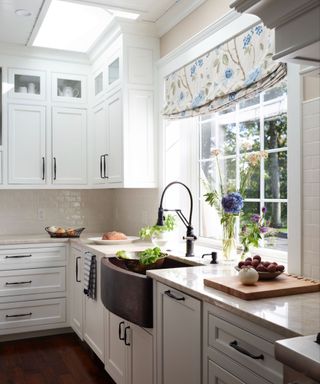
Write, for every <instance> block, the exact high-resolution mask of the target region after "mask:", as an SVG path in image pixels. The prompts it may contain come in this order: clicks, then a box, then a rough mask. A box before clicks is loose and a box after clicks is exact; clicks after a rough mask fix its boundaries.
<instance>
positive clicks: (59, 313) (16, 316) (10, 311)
mask: <svg viewBox="0 0 320 384" xmlns="http://www.w3.org/2000/svg"><path fill="white" fill-rule="evenodd" d="M65 320H66V300H65V299H50V300H34V301H26V302H17V303H6V304H0V331H1V330H4V329H7V330H14V329H16V328H24V327H30V326H39V325H44V324H53V323H60V322H65ZM27 330H28V329H25V331H27ZM23 331H24V329H21V332H23Z"/></svg>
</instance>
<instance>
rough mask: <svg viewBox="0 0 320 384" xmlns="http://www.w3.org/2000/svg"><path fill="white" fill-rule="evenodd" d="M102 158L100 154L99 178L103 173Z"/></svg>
mask: <svg viewBox="0 0 320 384" xmlns="http://www.w3.org/2000/svg"><path fill="white" fill-rule="evenodd" d="M102 158H103V155H101V156H100V178H101V179H103V175H102Z"/></svg>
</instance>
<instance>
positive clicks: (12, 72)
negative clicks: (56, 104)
mask: <svg viewBox="0 0 320 384" xmlns="http://www.w3.org/2000/svg"><path fill="white" fill-rule="evenodd" d="M8 75H9V84H10V86H11V90H10V92H9V97H10V98H16V99H26V100H32V101H35V100H44V99H45V95H46V81H45V80H46V73H45V72H44V71H33V70H29V69H28V70H27V69H16V68H9V70H8Z"/></svg>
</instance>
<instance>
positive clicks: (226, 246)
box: [222, 214, 237, 261]
mask: <svg viewBox="0 0 320 384" xmlns="http://www.w3.org/2000/svg"><path fill="white" fill-rule="evenodd" d="M235 227H236V217H235V216H234V215H231V214H228V216H226V217H225V220H224V222H223V239H222V254H223V258H224V260H225V261H235V260H236V259H237V243H236V238H235V233H236V230H235Z"/></svg>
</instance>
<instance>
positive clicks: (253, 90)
mask: <svg viewBox="0 0 320 384" xmlns="http://www.w3.org/2000/svg"><path fill="white" fill-rule="evenodd" d="M273 53H274V33H273V31H271V30H269V29H267V28H266V27H265V26H264V25H263V24H258V25H255V26H253V27H252V28H250V29H249V30H247V31H246V32H243V33H241V34H239V35H238V36H236V37H234V38H232V39H231V40H229V41H227V42H225V43H223V44H221V45H220V46H218V47H216V48H215V49H213V50H211V51H209V52H207V53H206V54H204V55H203V56H200V57H198V58H197V59H196V60H194V61H193V62H191V63H189V64H188V65H186V66H184V67H183V68H180V69H179V70H177V71H175V72H173V73H171V74H170V75H169V76H167V77H166V79H165V102H166V104H165V107H164V111H163V115H164V117H165V118H173V119H176V118H182V117H190V116H197V115H200V114H204V113H211V112H214V111H218V110H221V109H224V108H227V107H228V106H230V105H231V104H233V103H235V102H238V101H239V100H240V99H244V98H249V97H252V96H254V95H255V94H257V93H259V92H261V91H262V90H264V89H267V88H270V87H272V86H273V85H274V84H276V83H277V82H278V81H280V80H281V79H282V78H283V77H284V76H285V75H286V73H287V68H286V65H285V64H283V63H279V62H275V61H273V60H272V55H273Z"/></svg>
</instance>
